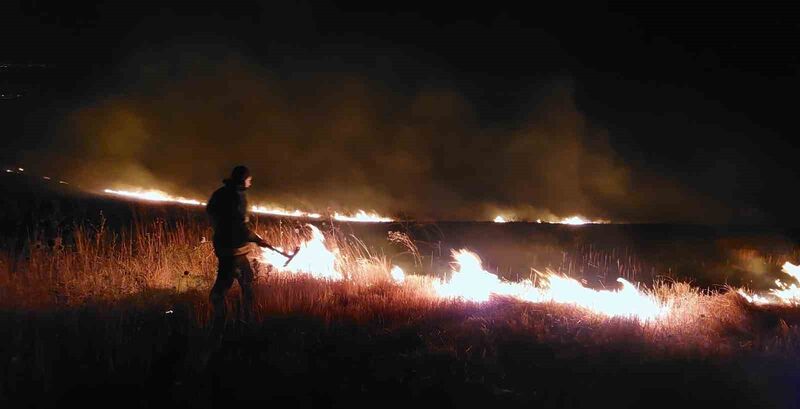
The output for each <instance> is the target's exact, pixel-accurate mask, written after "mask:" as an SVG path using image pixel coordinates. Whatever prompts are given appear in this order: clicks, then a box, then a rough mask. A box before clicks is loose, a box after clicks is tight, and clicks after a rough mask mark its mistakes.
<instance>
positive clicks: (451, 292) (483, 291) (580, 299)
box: [433, 250, 669, 321]
mask: <svg viewBox="0 0 800 409" xmlns="http://www.w3.org/2000/svg"><path fill="white" fill-rule="evenodd" d="M453 259H454V260H455V264H456V265H457V266H458V269H457V270H453V274H452V277H451V278H450V280H449V281H444V280H441V281H435V282H434V283H433V286H434V291H435V292H436V294H437V295H439V296H440V297H448V298H463V299H466V300H470V301H478V302H482V301H488V300H489V299H490V298H491V296H492V295H500V296H511V297H514V298H518V299H520V300H524V301H529V302H535V303H540V302H556V303H561V304H571V305H575V306H577V307H580V308H585V309H587V310H590V311H593V312H595V313H598V314H602V315H606V316H611V317H634V318H638V319H640V320H642V321H648V320H652V319H657V318H660V317H663V316H664V315H666V314H667V313H668V312H669V307H668V306H666V305H663V304H661V303H660V302H658V300H657V299H656V298H655V297H654V296H652V295H648V294H645V293H642V292H641V291H639V290H638V289H637V288H636V287H635V286H634V285H633V284H631V283H630V282H628V281H626V280H624V279H622V278H618V279H617V282H619V283H621V284H622V288H621V289H620V290H616V291H608V290H593V289H591V288H587V287H584V286H583V285H582V284H581V283H580V282H579V281H577V280H575V279H572V278H568V277H564V276H559V275H556V274H552V273H548V274H547V275H545V276H544V277H543V282H544V283H543V284H544V285H543V286H541V287H537V286H535V285H534V284H533V283H532V282H531V281H530V280H524V281H521V282H516V283H515V282H508V281H503V280H501V279H500V278H499V277H497V276H496V275H494V274H492V273H490V272H488V271H485V270H484V269H483V267H482V265H481V260H480V258H478V256H477V255H476V254H475V253H472V252H470V251H467V250H458V251H453Z"/></svg>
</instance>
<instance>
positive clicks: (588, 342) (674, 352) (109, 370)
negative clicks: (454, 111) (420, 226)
mask: <svg viewBox="0 0 800 409" xmlns="http://www.w3.org/2000/svg"><path fill="white" fill-rule="evenodd" d="M106 217H108V218H113V217H115V215H114V214H109V213H108V212H106V213H105V214H104V216H103V217H97V218H94V219H91V220H89V219H85V220H82V221H79V222H74V223H73V224H72V225H71V226H70V228H69V237H66V235H58V234H57V235H56V236H58V237H55V238H54V237H53V234H52V231H53V229H47V228H42V227H41V225H40V224H32V225H30V226H29V227H28V228H27V229H26V230H25V231H26V235H25V237H24V240H22V241H23V242H22V243H21V242H20V240H21V239H20V237H19V236H13V235H11V234H6V237H4V238H3V240H2V243H3V246H2V253H0V328H2V329H3V336H2V341H0V342H1V343H2V346H1V347H0V401H2V402H6V403H8V404H9V406H5V405H4V406H5V407H53V406H66V405H68V404H98V405H99V404H102V405H104V406H113V407H161V406H171V407H222V406H228V405H230V404H231V403H232V402H235V401H236V402H245V401H246V402H248V404H249V403H250V402H252V403H256V404H272V405H281V406H289V405H291V406H337V407H343V406H352V405H354V404H362V405H372V406H393V407H394V406H408V405H412V404H423V403H424V404H431V405H439V406H448V407H449V406H467V407H474V406H486V405H503V406H513V407H523V406H524V407H531V406H537V407H542V406H543V407H605V406H611V405H613V406H615V407H641V406H645V405H647V406H651V407H674V406H675V405H679V404H690V405H692V406H697V405H699V404H704V405H708V404H711V403H714V404H724V405H726V406H733V407H795V406H797V402H800V399H799V397H798V394H797V392H796V390H797V386H798V381H800V379H799V378H800V372H798V371H797V370H796V368H798V364H800V359H799V358H800V354H799V352H800V327H799V326H798V325H800V309H798V308H795V307H791V306H761V307H759V306H754V305H751V304H749V303H747V302H745V300H743V299H742V298H741V297H740V296H738V295H737V294H736V293H735V292H733V291H730V289H729V288H727V287H724V286H718V287H713V286H712V287H704V288H703V289H700V288H698V287H696V286H693V285H690V284H687V283H685V282H682V281H675V280H667V281H655V282H653V281H650V282H644V283H643V284H644V285H645V286H646V287H647V292H648V293H649V294H652V295H653V296H655V297H657V298H658V299H659V300H662V301H664V302H668V303H670V305H672V306H673V312H672V313H671V314H670V315H669V316H668V317H665V318H664V319H660V320H657V321H648V322H640V321H637V320H634V319H629V318H609V317H606V316H603V315H598V314H594V313H590V312H588V311H586V310H583V309H580V308H577V307H575V306H572V305H564V304H556V303H529V302H522V301H518V300H515V299H513V298H505V297H494V298H492V299H491V300H490V301H488V302H485V303H475V302H469V301H464V300H459V299H446V298H441V297H436V296H434V295H433V294H432V293H431V291H430V282H431V280H433V278H432V275H434V274H441V273H442V271H441V270H438V268H439V266H441V265H442V264H444V263H445V261H444V260H441V259H435V257H433V256H428V257H427V258H426V256H425V254H423V251H424V250H423V251H420V247H424V245H425V243H424V242H423V241H420V242H419V243H420V246H419V247H415V246H416V244H417V242H415V241H414V240H411V239H410V237H411V236H405V237H406V238H407V239H408V240H407V242H406V243H402V241H403V240H402V236H397V235H395V236H394V237H393V238H392V237H386V236H384V239H383V240H384V241H387V242H390V241H391V242H392V243H393V244H392V245H397V246H400V247H404V248H405V250H402V251H397V252H396V253H393V254H387V253H385V252H380V251H375V250H374V248H373V247H372V246H369V245H366V244H365V243H364V242H363V241H361V240H359V239H358V238H359V235H358V229H364V228H366V227H361V226H357V227H352V228H351V227H349V226H347V225H333V226H331V225H328V226H327V228H326V229H323V230H324V231H325V232H326V236H327V239H328V245H329V246H331V247H337V248H338V249H339V251H340V254H341V260H342V268H343V269H344V272H345V274H346V276H347V279H345V280H342V281H328V280H318V279H314V278H312V277H310V276H308V275H304V274H287V273H279V272H275V271H271V272H268V271H267V270H268V269H267V268H266V266H263V265H262V268H260V270H261V272H262V273H264V274H263V275H262V276H261V277H260V278H259V279H258V283H257V286H256V299H257V303H256V306H255V309H256V314H255V319H254V320H253V321H252V322H249V323H244V322H241V321H239V320H237V316H238V305H239V294H238V289H237V287H234V289H233V291H232V292H231V294H230V295H229V299H228V302H229V303H230V305H229V307H230V310H231V311H232V314H231V317H230V321H229V323H228V324H229V325H228V326H227V328H226V331H225V334H224V338H223V341H222V344H221V345H220V346H219V347H213V346H212V345H211V344H210V343H209V342H208V341H207V334H208V332H209V318H210V307H209V303H208V300H207V298H208V297H207V296H208V290H209V288H210V285H211V283H212V282H213V279H214V271H215V268H216V265H215V262H216V260H215V258H214V256H213V253H212V250H211V247H210V244H209V243H207V242H203V239H202V238H203V237H205V238H208V237H210V230H209V227H208V225H207V224H206V223H205V222H204V221H203V220H202V218H197V217H169V218H164V217H160V216H159V217H152V218H143V217H142V218H136V217H133V218H129V220H126V221H125V222H113V223H112V222H108V221H107V219H106ZM299 226H300V225H299V224H297V223H294V222H283V221H281V222H279V221H270V220H261V221H260V222H259V224H257V226H256V229H257V230H258V231H259V232H260V233H261V234H262V235H263V236H264V237H265V238H267V239H268V241H270V242H272V243H275V244H279V245H283V246H285V247H292V246H294V245H295V244H297V243H299V242H301V241H302V240H304V239H306V238H307V237H308V232H307V231H305V230H303V229H302V228H300V227H299ZM478 227H479V228H489V229H495V228H496V227H495V226H478ZM56 230H58V229H56ZM491 234H495V233H491ZM576 234H577V233H576ZM61 236H63V237H61ZM450 236H451V237H454V236H457V235H456V234H455V233H450ZM390 238H392V239H393V240H389V239H390ZM370 240H373V241H374V240H377V238H372V239H370ZM544 248H545V247H544V246H543V247H540V248H539V250H542V249H544ZM550 248H551V249H553V248H555V247H554V246H551V247H550ZM575 248H583V249H584V253H583V254H582V255H581V253H580V252H574V251H573V252H572V253H570V254H569V255H568V256H569V258H570V259H571V260H572V262H571V266H572V267H567V268H569V269H571V272H572V273H579V272H580V270H581V269H583V270H591V269H597V268H598V266H602V265H603V263H605V265H607V266H608V265H612V264H615V265H617V266H624V265H625V263H626V261H625V260H623V261H620V258H618V259H617V260H612V259H611V257H610V256H609V254H611V253H609V252H607V251H606V250H605V249H602V248H601V249H598V248H596V247H590V246H583V247H575ZM534 249H535V248H534ZM528 251H529V252H530V251H532V250H530V249H528ZM612 251H614V250H613V249H612ZM780 251H781V252H783V253H781V254H785V255H787V256H788V255H791V254H793V252H795V251H796V249H792V248H788V249H786V248H782V249H780ZM739 252H740V253H742V255H741V258H743V259H744V258H747V257H755V256H752V255H748V254H749V253H746V252H745V251H744V250H739ZM542 253H543V254H545V255H546V253H547V252H546V251H544V250H542ZM552 253H553V254H551V255H550V256H548V257H552V256H554V255H555V254H556V252H555V251H552ZM564 254H566V253H563V252H562V261H563V260H565V259H566V258H567V256H565V255H564ZM730 254H734V255H735V254H737V253H736V252H735V251H734V252H733V253H730ZM540 257H545V256H544V255H540ZM629 257H630V258H629V259H628V260H634V259H635V258H637V255H636V254H632V253H631V254H630V255H629ZM693 257H695V256H693ZM770 257H774V258H775V260H774V261H769V263H773V264H775V263H779V262H782V261H784V260H781V259H780V258H781V257H782V256H781V255H780V254H778V253H775V255H773V256H770ZM442 258H446V257H442ZM758 258H759V259H761V260H763V259H764V256H763V253H761V255H759V256H758ZM496 259H497V258H496ZM580 260H584V261H583V262H580ZM640 260H641V259H640ZM401 261H403V262H405V265H407V266H411V268H407V272H410V273H412V275H409V276H408V279H407V280H406V282H405V283H403V284H397V283H395V282H393V281H392V279H391V276H390V274H389V270H390V268H391V266H392V264H394V263H396V262H401ZM701 262H702V260H701ZM581 263H584V265H581ZM769 263H768V264H769ZM568 264H569V263H568ZM590 264H591V265H590ZM709 264H711V262H709ZM497 268H498V270H501V268H500V267H499V266H498V267H497ZM553 268H555V269H563V270H564V271H562V272H564V273H567V272H569V271H566V270H567V268H564V264H561V265H553ZM618 268H619V267H618ZM625 268H632V267H631V266H630V265H628V266H627V267H625ZM612 273H613V272H608V274H609V275H613V274H612ZM618 273H619V270H617V274H618ZM577 276H580V274H577ZM629 278H633V277H629Z"/></svg>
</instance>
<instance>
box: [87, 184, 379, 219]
mask: <svg viewBox="0 0 800 409" xmlns="http://www.w3.org/2000/svg"><path fill="white" fill-rule="evenodd" d="M103 192H104V193H107V194H112V195H116V196H122V197H126V198H129V199H136V200H144V201H148V202H165V203H180V204H185V205H191V206H205V205H206V203H205V202H202V201H200V200H197V199H190V198H185V197H181V196H173V195H170V194H169V193H166V192H164V191H161V190H156V189H136V190H115V189H105V190H103ZM250 211H252V212H253V213H259V214H268V215H273V216H283V217H300V218H309V219H319V218H321V217H322V215H321V214H319V213H309V212H304V211H302V210H297V209H295V210H287V209H283V208H281V207H275V206H264V205H253V206H251V207H250ZM333 218H334V219H336V220H339V221H345V222H372V223H375V222H391V221H393V220H392V219H390V218H388V217H383V216H381V215H379V214H377V213H374V212H373V213H367V212H365V211H363V210H359V211H358V212H356V213H355V214H351V215H347V214H341V213H338V212H337V213H334V215H333Z"/></svg>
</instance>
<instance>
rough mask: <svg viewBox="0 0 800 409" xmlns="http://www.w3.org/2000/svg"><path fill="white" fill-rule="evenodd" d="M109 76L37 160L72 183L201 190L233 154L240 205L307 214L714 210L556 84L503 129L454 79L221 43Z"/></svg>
mask: <svg viewBox="0 0 800 409" xmlns="http://www.w3.org/2000/svg"><path fill="white" fill-rule="evenodd" d="M121 82H122V83H123V84H124V85H123V86H121V87H119V89H118V91H119V92H118V93H116V94H112V95H105V96H101V97H97V98H96V99H95V100H94V101H92V102H91V103H89V104H87V105H84V106H82V107H80V108H78V109H76V110H74V112H72V113H71V114H70V115H69V116H68V117H67V118H65V120H64V126H63V127H62V129H63V134H64V135H63V136H64V137H63V138H61V139H60V140H59V152H58V155H57V156H55V157H53V156H48V157H47V163H48V164H50V166H58V167H59V168H61V169H62V170H63V169H69V172H71V173H72V175H71V177H72V178H73V179H75V180H79V181H80V182H81V183H82V185H83V186H87V187H92V188H96V189H100V188H104V187H109V186H112V187H121V188H124V187H132V186H143V187H144V186H146V187H156V188H162V189H165V190H168V191H170V192H173V193H175V194H181V195H185V196H193V197H198V198H205V197H207V196H208V195H209V194H210V193H211V191H212V190H213V189H214V188H215V187H217V186H218V185H219V182H220V180H221V179H222V178H223V177H225V176H226V175H227V173H228V172H229V171H230V169H231V168H232V167H233V166H234V165H237V164H247V165H248V166H249V167H250V168H251V169H252V172H253V174H254V187H253V190H252V192H251V200H252V201H254V202H261V203H270V204H277V205H281V206H284V207H291V208H295V207H297V208H302V209H306V210H311V211H325V210H327V209H328V208H332V209H336V210H354V209H361V208H363V209H371V210H376V211H378V212H380V213H384V214H389V215H394V216H407V217H413V218H417V219H428V220H475V219H479V220H486V219H491V218H493V217H494V216H495V215H496V214H498V212H504V213H506V214H508V215H509V216H511V217H514V218H517V219H528V220H535V219H537V218H542V219H550V218H553V217H564V216H569V215H573V214H582V215H585V216H587V217H590V218H603V219H609V220H615V221H650V222H652V221H709V220H708V219H707V217H706V216H705V215H707V214H709V213H711V211H710V210H711V209H714V210H715V212H714V214H716V215H717V216H720V217H725V213H724V212H721V211H716V210H720V209H719V206H718V205H715V204H713V203H712V202H711V201H710V200H709V199H707V198H704V197H703V196H702V195H701V194H697V193H692V192H688V191H687V190H686V189H684V188H682V187H680V186H678V185H676V184H675V183H673V182H671V181H670V180H669V179H668V178H664V177H661V176H659V175H657V174H651V173H647V172H644V171H642V169H633V168H632V167H631V165H629V164H626V162H625V161H624V159H623V158H621V157H620V156H619V155H618V154H616V153H615V150H614V149H613V148H612V146H611V144H610V142H609V137H608V135H607V132H606V131H605V130H603V129H601V128H598V127H597V126H594V125H593V124H591V123H589V121H588V120H587V119H586V117H585V116H584V115H583V114H582V113H581V112H580V110H579V109H578V108H577V106H576V102H575V95H574V85H573V84H572V82H571V81H570V80H569V79H554V80H553V81H552V82H551V83H550V84H548V85H546V86H543V87H541V88H540V89H539V90H538V92H537V94H536V95H535V96H533V98H535V101H534V108H533V109H532V110H531V112H529V113H527V114H526V116H525V119H524V120H522V121H519V120H517V121H514V123H513V124H505V125H503V126H500V125H497V124H492V125H486V124H484V123H482V122H481V121H480V120H479V119H478V118H479V113H478V112H476V108H475V106H474V105H473V104H471V103H470V101H468V100H467V99H466V98H465V97H464V96H462V95H461V94H460V93H459V92H458V90H457V89H453V88H447V87H442V86H426V85H424V84H423V85H420V86H417V87H413V88H402V89H399V88H397V87H392V86H390V85H386V84H383V83H381V82H378V81H376V80H374V79H369V78H365V77H360V76H358V75H352V74H343V73H334V74H325V73H318V74H316V73H304V74H298V75H296V76H292V75H279V74H277V73H276V72H275V71H272V70H270V69H269V68H267V67H264V66H262V65H259V64H258V63H255V62H253V61H249V60H248V59H247V58H245V57H243V56H241V55H237V54H233V53H210V54H203V53H198V52H196V51H194V52H175V50H170V51H169V52H163V53H151V54H140V55H137V56H135V57H134V58H132V59H131V60H130V61H129V63H128V64H126V66H125V70H124V71H123V78H122V81H121ZM512 116H516V113H514V115H512V114H511V113H510V115H509V117H512Z"/></svg>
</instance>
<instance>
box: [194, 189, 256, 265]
mask: <svg viewBox="0 0 800 409" xmlns="http://www.w3.org/2000/svg"><path fill="white" fill-rule="evenodd" d="M206 212H207V213H208V215H209V216H210V217H211V224H212V226H214V239H213V241H214V253H215V254H216V255H217V256H235V255H241V254H247V253H248V252H249V251H250V249H251V247H252V246H250V243H251V242H258V241H259V240H260V238H259V237H258V235H256V234H255V233H253V231H252V230H250V228H249V227H248V226H247V222H248V221H249V217H248V216H247V196H246V195H245V188H244V186H241V185H237V184H235V183H233V182H231V181H230V180H225V185H224V186H222V187H221V188H219V189H217V191H215V192H214V194H212V195H211V198H210V199H208V204H207V205H206Z"/></svg>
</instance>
